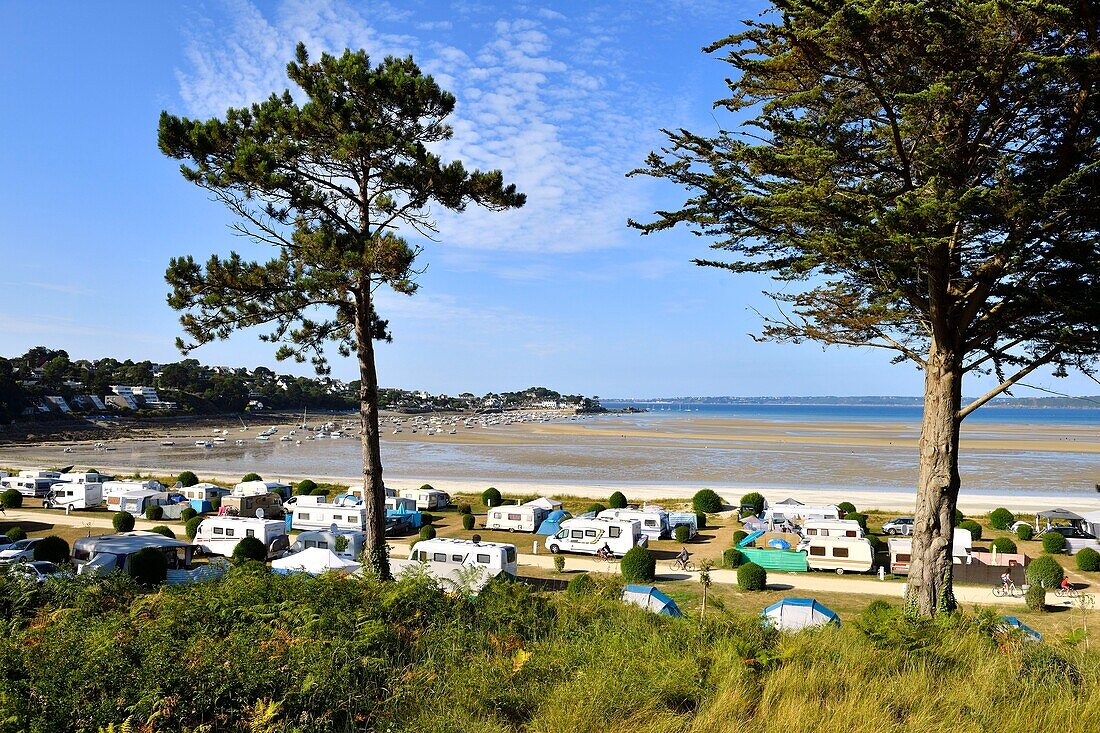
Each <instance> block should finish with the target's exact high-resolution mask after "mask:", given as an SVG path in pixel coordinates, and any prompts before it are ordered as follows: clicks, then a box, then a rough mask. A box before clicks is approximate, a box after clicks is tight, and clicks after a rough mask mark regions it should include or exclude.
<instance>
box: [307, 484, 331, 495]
mask: <svg viewBox="0 0 1100 733" xmlns="http://www.w3.org/2000/svg"><path fill="white" fill-rule="evenodd" d="M309 495H310V496H328V489H326V488H324V487H323V486H318V487H316V488H314V489H313V490H312V491H310V492H309Z"/></svg>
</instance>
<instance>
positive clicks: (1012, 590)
mask: <svg viewBox="0 0 1100 733" xmlns="http://www.w3.org/2000/svg"><path fill="white" fill-rule="evenodd" d="M993 595H995V596H997V597H998V598H1004V597H1005V596H1009V597H1011V598H1020V597H1022V596H1023V595H1024V592H1023V591H1022V590H1020V589H1019V588H1017V587H1016V584H1015V583H1013V582H1011V581H1009V583H1008V586H1007V587H1006V586H1004V585H995V586H993Z"/></svg>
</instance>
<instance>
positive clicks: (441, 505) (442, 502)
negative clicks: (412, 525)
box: [401, 489, 451, 511]
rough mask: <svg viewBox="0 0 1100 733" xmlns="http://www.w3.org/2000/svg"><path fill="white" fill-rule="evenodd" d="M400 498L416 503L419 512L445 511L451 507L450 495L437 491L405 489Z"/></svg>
mask: <svg viewBox="0 0 1100 733" xmlns="http://www.w3.org/2000/svg"><path fill="white" fill-rule="evenodd" d="M401 496H403V497H404V498H406V499H412V500H413V501H415V502H416V508H417V509H420V510H421V511H424V510H435V509H446V508H447V507H449V506H450V505H451V495H450V494H448V493H447V492H446V491H439V490H438V489H406V490H404V491H402V492H401Z"/></svg>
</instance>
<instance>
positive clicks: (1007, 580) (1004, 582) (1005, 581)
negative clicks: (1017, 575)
mask: <svg viewBox="0 0 1100 733" xmlns="http://www.w3.org/2000/svg"><path fill="white" fill-rule="evenodd" d="M1011 583H1012V576H1011V575H1009V574H1008V571H1007V570H1006V571H1004V572H1003V573H1002V574H1001V589H1002V590H1003V591H1004V592H1005V593H1008V586H1009V585H1011Z"/></svg>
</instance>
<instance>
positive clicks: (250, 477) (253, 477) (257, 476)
mask: <svg viewBox="0 0 1100 733" xmlns="http://www.w3.org/2000/svg"><path fill="white" fill-rule="evenodd" d="M263 480H264V477H263V476H261V475H260V474H258V473H246V474H245V475H244V476H243V477H242V478H241V483H242V484H243V483H244V482H245V481H263Z"/></svg>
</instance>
